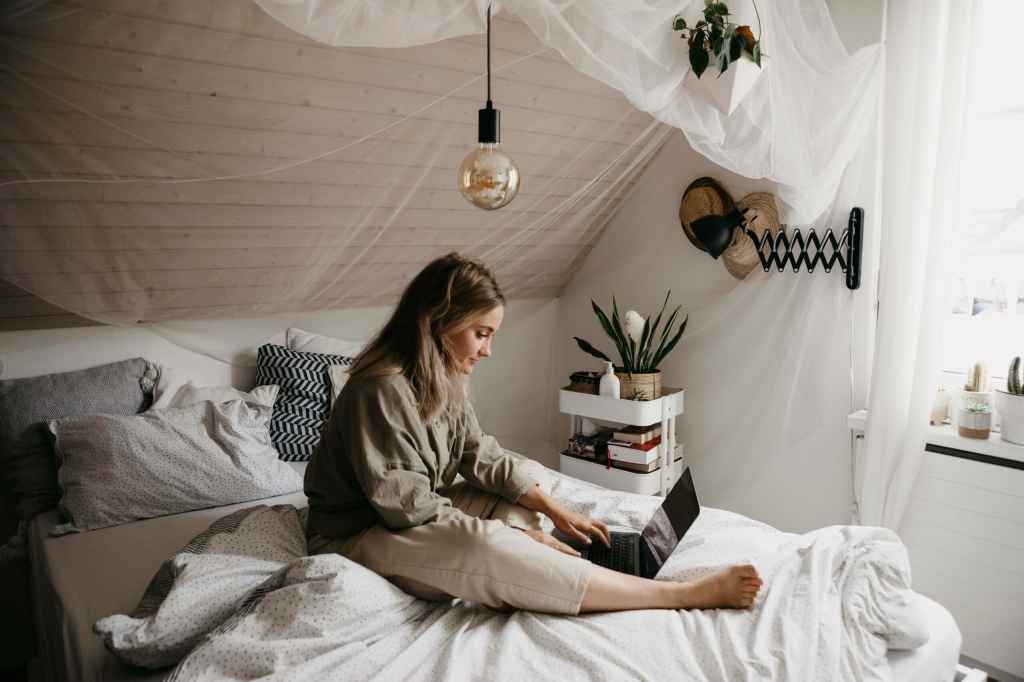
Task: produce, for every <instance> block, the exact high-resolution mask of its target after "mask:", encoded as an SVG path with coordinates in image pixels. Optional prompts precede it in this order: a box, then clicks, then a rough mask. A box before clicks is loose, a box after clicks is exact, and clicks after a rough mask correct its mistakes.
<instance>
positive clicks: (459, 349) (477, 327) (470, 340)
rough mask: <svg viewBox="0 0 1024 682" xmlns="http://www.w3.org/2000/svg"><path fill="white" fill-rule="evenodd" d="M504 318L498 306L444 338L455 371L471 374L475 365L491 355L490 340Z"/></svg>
mask: <svg viewBox="0 0 1024 682" xmlns="http://www.w3.org/2000/svg"><path fill="white" fill-rule="evenodd" d="M504 317H505V308H504V307H503V306H500V305H499V306H497V307H496V308H492V309H491V310H489V311H487V312H486V313H484V314H483V315H481V316H480V317H478V318H476V319H475V320H473V322H472V323H471V324H470V325H469V326H468V327H466V328H465V329H463V330H462V331H459V332H455V333H452V334H447V335H446V336H445V338H446V339H447V340H448V347H449V348H450V349H451V352H452V360H453V361H454V363H455V369H456V370H458V371H459V372H462V373H463V374H472V373H473V369H474V368H475V367H476V363H478V362H480V360H482V359H483V358H486V357H488V356H489V355H490V354H491V339H493V338H494V335H495V334H496V333H497V332H498V328H499V327H501V321H502V319H503V318H504Z"/></svg>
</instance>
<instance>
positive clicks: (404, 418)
mask: <svg viewBox="0 0 1024 682" xmlns="http://www.w3.org/2000/svg"><path fill="white" fill-rule="evenodd" d="M504 305H505V298H504V296H502V293H501V291H500V289H499V288H498V284H497V282H496V281H495V279H494V276H493V275H492V274H491V273H490V271H489V270H488V269H487V268H485V267H484V266H483V265H481V264H480V263H477V262H475V261H472V260H469V259H467V258H463V257H461V256H459V255H458V254H456V253H451V254H448V255H447V256H444V257H442V258H438V259H437V260H435V261H433V262H432V263H430V264H429V265H427V266H426V268H424V269H423V271H422V272H420V273H419V274H418V275H417V276H416V277H415V278H414V279H413V281H412V282H411V283H410V284H409V286H408V287H407V288H406V290H405V293H403V294H402V298H401V300H400V301H399V303H398V307H397V308H396V310H395V312H394V314H393V315H392V316H391V319H390V320H389V321H388V323H387V324H386V325H385V326H384V328H383V329H382V330H381V332H380V333H379V334H378V335H377V337H376V338H375V339H374V340H373V341H371V342H370V344H369V346H367V348H366V349H365V350H364V351H363V352H362V353H361V354H360V355H359V357H358V358H357V359H356V362H355V364H354V365H353V367H352V370H351V372H350V378H349V381H348V383H347V384H346V385H345V388H344V389H343V390H342V392H341V394H340V395H339V396H338V399H337V402H336V403H335V406H334V410H333V412H332V414H331V418H330V420H329V421H328V423H327V424H326V425H325V428H324V434H323V438H322V440H321V443H320V446H319V448H318V449H317V451H316V453H315V454H314V456H313V458H312V460H311V462H310V464H309V467H308V468H307V470H306V478H305V490H306V495H307V496H308V497H309V508H310V511H309V535H310V537H309V541H310V543H309V544H310V551H311V552H313V553H324V552H337V553H339V554H342V555H343V556H346V557H348V558H349V559H352V560H353V561H356V562H358V563H360V564H362V565H364V566H366V567H367V568H370V569H371V570H373V571H375V572H377V573H379V574H380V575H382V576H384V577H386V578H388V579H390V580H391V581H392V582H394V583H395V584H397V585H398V586H399V587H401V588H402V589H404V590H405V591H407V592H409V593H410V594H413V595H416V596H419V597H423V598H427V599H450V598H452V597H458V598H461V599H465V600H469V601H475V602H479V603H483V604H486V605H487V606H490V607H493V608H499V609H501V608H520V609H528V610H533V611H544V612H549V613H567V614H577V613H580V612H590V611H614V610H622V609H645V608H676V609H678V608H720V607H734V608H746V607H749V606H750V605H751V604H752V603H753V600H754V597H755V596H756V594H757V591H758V589H759V588H760V585H761V580H760V578H758V576H757V573H756V571H755V570H754V568H753V567H752V566H733V567H731V568H728V569H725V570H724V571H721V572H719V573H717V574H715V575H712V576H709V577H706V578H703V579H701V580H698V581H693V582H687V583H677V582H667V581H655V580H647V579H644V578H640V577H636V576H631V575H626V574H622V573H617V572H615V571H611V570H608V569H605V568H601V567H598V566H595V565H593V564H591V563H589V562H587V561H585V560H583V559H581V558H579V555H578V553H577V552H576V551H575V550H573V549H572V548H570V547H569V546H568V545H566V544H564V543H562V542H559V541H558V540H557V539H555V538H554V537H553V536H551V535H550V534H547V533H544V532H543V531H542V530H541V525H540V517H539V516H538V513H540V514H544V515H546V516H547V517H548V518H550V519H551V521H552V522H553V523H554V525H555V527H556V528H558V529H559V530H561V531H562V532H563V533H566V534H568V535H569V536H570V537H575V538H578V539H580V540H582V541H583V542H591V541H592V540H591V538H593V539H595V540H598V541H600V542H604V543H606V544H608V542H609V535H608V529H607V528H606V527H605V525H604V524H603V523H601V522H600V521H597V520H593V519H589V518H587V517H585V516H583V515H581V514H577V513H574V512H571V511H569V510H567V509H566V508H565V507H563V506H562V505H561V504H559V503H558V502H557V501H556V500H555V499H553V498H551V497H550V496H548V495H547V494H546V493H545V492H544V491H543V490H542V489H541V488H540V486H538V485H537V483H536V481H534V480H533V479H532V478H531V477H530V476H529V475H528V474H527V473H526V471H525V467H524V465H523V462H522V461H521V460H517V459H514V458H512V457H510V456H509V455H506V454H505V453H504V452H503V451H502V449H501V448H500V447H499V446H498V443H497V441H495V440H494V439H493V438H492V437H490V436H486V435H484V434H483V433H481V431H480V427H479V425H478V424H477V419H476V416H475V414H474V412H473V408H472V406H471V405H470V404H469V402H468V400H467V399H466V384H467V379H468V376H469V375H470V374H472V373H473V369H474V368H475V367H476V364H477V363H478V362H479V361H480V360H482V359H484V358H486V357H488V356H490V355H491V342H492V340H493V339H494V335H495V334H496V333H497V332H498V330H499V329H500V328H501V323H502V318H503V315H504ZM456 474H462V476H463V478H464V479H465V483H464V484H462V487H461V488H460V486H453V485H452V484H453V481H454V479H455V477H456ZM466 485H468V486H471V487H472V488H473V489H476V490H479V491H483V492H484V493H489V495H481V494H477V495H473V494H466V493H467V492H469V491H468V490H467V489H466V487H465V486H466ZM498 496H500V498H499V497H498ZM501 498H503V499H504V502H502V501H501ZM453 500H454V503H453Z"/></svg>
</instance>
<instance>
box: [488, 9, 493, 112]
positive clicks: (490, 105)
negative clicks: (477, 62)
mask: <svg viewBox="0 0 1024 682" xmlns="http://www.w3.org/2000/svg"><path fill="white" fill-rule="evenodd" d="M491 107H492V104H491V5H490V4H489V3H488V5H487V108H488V109H490V108H491Z"/></svg>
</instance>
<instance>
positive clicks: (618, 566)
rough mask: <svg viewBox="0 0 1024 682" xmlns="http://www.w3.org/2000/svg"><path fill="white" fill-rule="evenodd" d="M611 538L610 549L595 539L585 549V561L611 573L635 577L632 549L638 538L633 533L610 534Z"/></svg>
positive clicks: (633, 552)
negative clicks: (609, 570) (602, 567)
mask: <svg viewBox="0 0 1024 682" xmlns="http://www.w3.org/2000/svg"><path fill="white" fill-rule="evenodd" d="M611 536H612V537H611V540H612V546H611V547H610V548H609V547H606V546H605V544H604V543H603V542H601V541H600V540H596V539H595V540H594V541H593V543H591V544H590V546H589V547H588V548H587V559H589V560H590V561H591V563H595V564H597V565H598V566H604V567H605V568H610V569H612V570H613V571H619V572H620V573H630V574H632V575H637V570H636V563H635V561H634V559H635V556H636V554H635V551H634V548H635V545H636V541H637V537H638V536H637V535H636V534H635V533H612V534H611Z"/></svg>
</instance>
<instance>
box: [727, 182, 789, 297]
mask: <svg viewBox="0 0 1024 682" xmlns="http://www.w3.org/2000/svg"><path fill="white" fill-rule="evenodd" d="M736 206H737V207H738V208H739V209H740V211H745V213H746V216H747V228H748V229H750V230H752V231H753V232H754V234H756V235H757V236H758V237H760V236H761V235H763V234H764V233H765V231H769V232H771V233H772V234H776V235H777V234H778V233H779V230H781V229H782V228H781V226H780V225H779V209H778V208H777V207H776V205H775V197H774V196H772V195H771V194H769V193H768V192H753V193H751V194H748V195H747V196H745V197H743V198H742V199H740V200H739V201H737V202H736ZM722 260H723V261H724V262H725V269H726V270H728V271H729V274H730V275H732V276H733V277H735V278H736V279H744V278H745V277H746V276H747V275H749V274H750V273H751V271H752V270H753V269H754V268H756V267H760V265H761V261H760V259H759V258H758V257H757V247H756V246H755V245H754V242H753V241H751V240H750V237H748V236H747V233H746V232H744V231H743V230H736V231H735V232H733V235H732V243H731V244H729V248H727V249H726V250H725V253H723V254H722Z"/></svg>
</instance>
